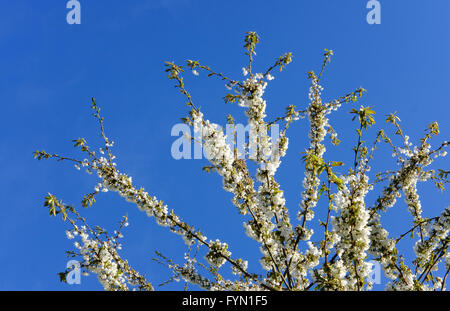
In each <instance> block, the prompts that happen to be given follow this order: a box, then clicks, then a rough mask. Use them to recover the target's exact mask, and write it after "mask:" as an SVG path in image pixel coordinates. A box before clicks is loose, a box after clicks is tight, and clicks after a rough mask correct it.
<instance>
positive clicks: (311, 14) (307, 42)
mask: <svg viewBox="0 0 450 311" xmlns="http://www.w3.org/2000/svg"><path fill="white" fill-rule="evenodd" d="M80 2H81V5H82V20H81V25H68V24H67V23H66V13H67V12H68V10H67V9H66V6H65V4H66V1H63V0H60V1H54V0H51V1H43V0H41V1H36V0H28V1H25V0H15V1H6V0H1V1H0V105H1V114H0V119H1V122H0V130H1V133H2V136H1V137H2V138H1V139H0V163H1V164H0V166H1V167H0V172H1V175H2V178H1V179H0V189H1V191H0V206H1V207H0V209H1V212H2V213H1V215H2V216H1V217H0V245H1V251H0V275H1V276H0V290H79V289H88V290H90V289H92V290H97V289H101V287H100V285H99V284H98V283H97V282H96V280H95V279H94V278H93V277H89V278H83V279H82V285H72V286H69V285H65V284H62V283H60V282H59V280H58V276H57V272H60V271H63V270H64V268H65V264H66V262H67V258H66V256H65V250H70V249H72V241H69V240H67V239H66V238H65V234H64V230H65V229H67V228H68V227H67V224H64V223H63V222H62V221H61V220H60V219H55V218H50V217H49V215H48V210H47V209H46V208H44V207H43V197H44V196H45V195H46V194H47V192H51V193H53V194H55V195H56V196H58V197H59V198H62V199H64V201H65V202H66V203H68V204H76V206H78V207H79V205H80V204H79V202H80V200H81V197H82V195H83V194H85V193H87V192H88V191H91V190H92V188H93V186H94V185H95V184H96V183H97V180H96V178H95V177H94V176H90V175H87V174H84V173H83V172H79V171H76V170H75V169H74V168H73V166H71V165H70V164H65V163H56V162H53V161H52V162H49V161H42V162H38V161H36V160H34V159H33V157H32V152H33V151H34V150H36V149H45V150H46V151H48V152H56V153H59V154H63V155H70V156H72V155H73V156H75V155H79V154H78V153H77V151H75V150H74V148H73V147H72V142H71V140H72V139H75V138H78V137H86V139H87V140H88V142H91V143H92V145H95V144H98V143H100V140H99V137H98V132H97V124H96V122H95V120H94V119H93V118H92V117H91V116H90V113H91V111H90V108H89V107H90V98H91V97H92V96H94V97H95V98H96V99H97V102H98V104H99V105H101V107H102V109H103V114H104V117H105V126H106V131H107V134H108V135H109V136H110V137H111V138H112V139H113V140H115V142H116V147H115V149H114V150H115V153H116V155H117V158H118V164H119V169H120V170H121V171H122V172H127V173H128V174H130V175H131V176H133V179H134V182H135V184H136V185H138V186H143V187H145V189H146V190H147V191H148V192H149V193H150V194H152V195H156V196H158V197H159V198H160V199H162V200H164V201H165V202H166V203H167V204H168V205H169V208H173V209H175V210H176V211H177V212H178V214H179V215H180V216H181V217H182V218H183V219H184V220H186V221H187V222H189V223H191V224H195V225H196V226H197V227H198V228H201V229H202V231H203V232H205V233H206V234H207V236H208V237H210V238H216V237H220V238H221V239H222V240H224V241H227V242H229V244H230V245H231V251H232V252H233V255H235V256H236V257H243V258H248V259H250V260H251V259H255V258H256V259H257V258H259V257H260V253H259V251H258V249H257V247H256V244H255V243H254V242H253V241H252V240H250V239H248V238H247V237H246V236H245V234H244V233H243V230H242V222H243V221H244V220H243V219H242V218H241V216H239V215H238V213H237V211H236V209H235V208H234V207H233V206H232V204H231V202H230V199H231V195H230V194H229V193H225V192H224V191H223V190H222V189H221V180H220V178H219V177H218V176H215V175H209V174H206V173H203V172H202V171H201V168H202V166H203V165H206V160H179V161H176V160H174V159H173V158H172V157H171V155H170V147H171V144H172V142H173V141H174V138H173V137H171V136H170V130H171V128H172V126H173V125H174V124H176V123H178V122H179V119H180V118H181V117H184V116H185V113H186V111H187V109H186V107H185V106H184V99H183V98H182V97H181V95H179V94H178V93H177V91H176V90H175V89H174V88H173V83H172V82H171V81H169V80H168V79H167V77H166V73H165V72H164V67H163V62H164V61H166V60H173V61H175V62H177V63H180V64H183V63H184V62H185V60H186V59H199V60H200V61H201V62H202V63H204V64H207V65H210V66H211V67H213V68H216V69H217V70H218V71H223V72H226V73H228V74H229V75H230V76H232V77H234V78H236V79H238V78H242V76H241V68H242V67H243V66H244V65H245V64H246V62H247V59H246V56H245V55H244V54H243V48H242V45H243V35H244V32H246V31H249V30H253V31H257V32H258V33H259V35H260V37H261V44H259V46H258V47H257V53H258V56H257V58H256V68H257V69H260V70H264V69H266V68H267V66H268V65H270V64H272V63H273V61H274V59H275V58H276V57H278V56H279V55H281V54H282V53H284V52H288V51H291V52H292V53H293V54H294V59H293V63H292V64H290V65H289V66H288V67H287V69H286V70H285V71H283V72H282V73H280V74H277V75H276V77H275V80H274V81H273V82H272V83H271V84H270V85H269V87H268V88H267V92H266V99H267V101H268V114H269V116H272V117H274V116H278V115H279V114H280V113H281V112H282V111H284V107H285V106H287V105H289V104H295V105H297V106H298V107H305V105H306V104H307V92H308V86H309V84H308V81H307V79H306V72H307V71H309V70H312V69H313V70H318V69H319V67H320V65H321V62H322V53H323V49H324V48H328V49H333V50H334V51H335V56H334V58H333V60H332V63H331V64H330V66H329V67H328V70H327V72H326V75H325V78H324V80H323V84H324V86H325V91H324V97H325V98H329V99H332V98H335V97H338V96H340V95H343V94H345V92H347V91H351V90H354V89H355V88H357V87H359V86H363V87H364V88H366V89H367V90H368V93H367V95H366V96H365V97H364V98H363V101H362V102H361V104H364V105H367V106H371V107H374V108H375V110H376V111H377V115H376V121H377V124H376V127H377V128H378V127H385V128H386V127H387V125H385V123H384V115H385V114H387V113H390V112H393V111H398V114H399V116H400V118H401V119H402V124H403V126H404V129H405V130H406V132H407V133H408V134H409V135H410V136H411V138H412V140H413V142H415V143H417V142H418V139H419V138H420V137H421V135H423V133H424V129H425V127H426V125H427V124H429V123H431V122H432V121H438V122H439V124H440V126H441V133H442V135H441V138H440V139H441V140H444V139H448V136H449V133H450V124H449V122H448V120H449V117H450V114H449V110H448V105H449V98H448V86H449V85H450V73H449V68H450V58H449V57H448V53H449V50H450V37H449V36H448V31H449V30H450V19H449V18H448V17H449V14H450V2H449V1H448V0H433V1H419V0H411V1H407V0H401V1H400V0H396V1H392V0H381V1H380V2H381V4H382V22H381V25H368V24H367V23H366V14H367V12H368V10H367V9H366V8H365V5H366V2H367V1H363V0H347V1H334V0H315V1H282V0H280V1H237V0H229V1H211V0H208V1H206V0H205V1H200V0H197V1H195V0H179V1H178V0H139V1H138V0H133V1H119V0H111V1H106V0H102V1H99V0H96V1H94V0H80ZM186 84H187V87H188V88H190V90H191V91H192V94H193V97H194V100H195V101H196V102H197V103H198V105H201V106H202V110H203V111H204V112H206V113H207V116H208V117H209V118H210V119H211V120H213V121H215V122H222V123H223V122H224V120H225V118H224V113H227V112H232V113H234V114H237V113H238V112H240V111H241V110H240V109H238V108H236V107H232V106H225V105H224V104H223V103H222V100H221V98H222V96H224V94H225V91H226V89H225V88H224V87H223V83H222V82H221V81H207V80H206V79H205V78H204V77H202V76H200V77H199V78H197V79H194V77H193V76H192V75H189V76H188V77H187V78H186ZM349 109H350V107H346V108H345V109H343V110H342V111H341V112H339V113H337V114H336V115H335V117H336V118H337V119H336V120H335V121H332V124H333V125H335V126H336V129H337V130H338V131H339V133H340V137H341V138H343V140H348V142H347V143H343V144H342V145H341V146H340V147H339V148H337V149H334V150H333V151H331V152H330V153H327V155H328V156H329V159H330V160H343V161H344V162H347V163H348V162H350V161H351V152H352V151H351V150H350V147H351V144H352V143H354V142H355V139H356V137H355V135H354V124H350V123H349V122H350V119H351V118H350V115H349V114H348V113H347V111H348V110H349ZM306 131H307V122H306V121H299V123H297V124H296V125H295V126H292V128H291V129H290V132H289V134H288V136H289V137H290V149H289V151H288V155H287V156H286V159H285V161H284V162H283V164H282V167H281V168H280V169H279V172H278V175H277V176H278V177H279V181H280V183H281V186H282V188H283V189H284V190H285V194H286V197H287V201H288V207H289V208H290V209H291V215H292V216H293V215H295V214H296V212H297V204H298V202H299V201H300V192H301V190H302V188H301V181H302V179H303V175H302V174H303V169H302V164H301V161H300V152H301V151H303V150H304V149H305V148H306V146H307V141H306V135H305V134H306ZM373 132H375V130H373ZM373 132H372V134H373ZM437 141H438V140H436V143H437ZM381 151H382V152H380V160H378V162H375V163H374V170H375V169H381V168H393V167H394V166H393V164H394V162H393V160H392V158H391V156H390V151H389V150H388V149H387V148H383V149H382V150H381ZM342 157H343V158H342ZM437 164H439V166H440V167H443V168H446V169H448V160H441V161H440V162H439V163H437ZM419 189H420V190H421V191H422V192H421V194H422V198H423V201H422V203H423V206H424V210H425V211H424V214H425V215H426V216H432V215H436V214H438V213H440V211H441V210H442V209H443V208H444V207H446V206H447V205H448V202H449V200H448V199H449V195H448V194H443V195H442V194H440V193H439V192H438V191H437V190H435V189H434V188H433V187H431V186H424V185H420V188H419ZM374 199H375V195H373V194H372V195H371V196H370V197H369V198H368V203H369V205H370V204H371V203H372V202H373V201H374ZM83 213H84V215H85V216H86V217H87V218H88V219H89V221H90V223H91V224H92V225H100V226H104V227H106V228H107V229H113V228H114V225H115V224H116V223H117V222H118V221H119V220H120V217H121V216H122V215H124V214H126V213H128V214H129V219H130V226H129V227H128V228H127V229H126V230H125V232H124V234H125V239H124V241H123V244H124V250H123V254H124V255H125V257H127V258H128V259H129V261H130V263H131V264H132V266H133V267H134V268H135V269H136V270H138V271H141V272H143V273H145V274H146V275H147V276H148V277H149V280H151V281H153V283H154V285H156V284H158V283H160V282H162V281H165V280H167V279H168V277H169V276H170V275H171V273H170V271H169V270H167V269H165V268H164V267H162V266H160V265H158V264H156V263H154V262H152V258H153V257H154V251H155V250H159V251H161V252H162V253H164V254H165V255H167V256H169V257H173V258H174V260H175V261H177V262H179V263H182V256H183V252H184V250H185V248H184V243H183V242H182V240H181V239H180V238H179V237H178V236H172V235H171V234H170V233H169V232H168V231H167V230H166V229H165V228H161V227H158V226H157V225H156V224H155V223H154V221H153V219H150V218H147V217H145V216H144V215H143V214H141V213H140V212H139V211H138V210H137V209H136V208H135V207H133V206H132V205H131V204H130V203H127V202H125V201H123V200H122V199H121V198H120V197H119V196H118V195H117V194H115V193H107V194H105V195H103V196H100V197H99V199H98V203H97V204H96V205H95V206H94V207H93V208H90V209H89V210H85V211H83ZM390 215H391V216H392V220H391V221H388V222H387V224H388V225H389V227H388V229H389V230H390V231H392V232H394V233H401V232H404V231H406V230H407V229H408V226H409V223H410V221H411V217H410V216H409V214H408V213H407V212H406V207H405V204H404V203H403V201H402V202H401V203H400V204H398V205H397V207H396V209H395V211H393V212H392V213H391V214H390ZM408 245H411V244H410V243H405V246H408ZM408 254H409V255H411V253H410V252H409V253H408ZM253 262H254V263H253V264H252V263H250V266H249V270H251V271H259V270H258V267H257V264H256V263H255V261H253ZM382 280H383V282H385V278H384V277H383V279H382ZM181 286H182V284H175V285H169V286H167V287H164V288H163V289H180V288H182V287H181Z"/></svg>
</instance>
